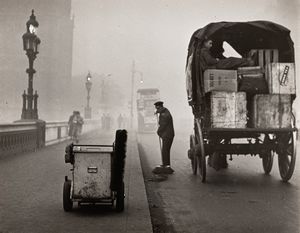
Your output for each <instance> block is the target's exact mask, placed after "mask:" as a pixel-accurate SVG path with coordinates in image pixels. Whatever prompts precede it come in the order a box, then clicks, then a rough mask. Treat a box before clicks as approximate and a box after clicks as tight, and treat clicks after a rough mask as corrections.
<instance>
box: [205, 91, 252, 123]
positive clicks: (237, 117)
mask: <svg viewBox="0 0 300 233" xmlns="http://www.w3.org/2000/svg"><path fill="white" fill-rule="evenodd" d="M246 125H247V100H246V93H245V92H218V91H213V92H211V95H210V127H211V128H246Z"/></svg>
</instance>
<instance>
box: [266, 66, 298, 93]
mask: <svg viewBox="0 0 300 233" xmlns="http://www.w3.org/2000/svg"><path fill="white" fill-rule="evenodd" d="M295 77H296V75H295V64H294V63H270V64H268V65H267V67H266V78H267V82H268V87H269V93H270V94H296V81H295Z"/></svg>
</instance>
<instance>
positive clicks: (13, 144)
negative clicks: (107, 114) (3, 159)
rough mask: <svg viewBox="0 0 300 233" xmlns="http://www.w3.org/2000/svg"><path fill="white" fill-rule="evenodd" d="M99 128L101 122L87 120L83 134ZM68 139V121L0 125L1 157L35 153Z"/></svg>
mask: <svg viewBox="0 0 300 233" xmlns="http://www.w3.org/2000/svg"><path fill="white" fill-rule="evenodd" d="M99 127H100V121H99V120H85V122H84V125H83V129H82V133H87V132H90V131H92V130H95V129H97V128H99ZM68 138H69V136H68V122H67V121H52V122H44V121H36V122H17V123H12V124H0V156H1V155H6V154H16V153H21V152H26V151H34V150H36V149H38V148H41V147H44V146H48V145H52V144H55V143H58V142H61V141H64V140H67V139H68Z"/></svg>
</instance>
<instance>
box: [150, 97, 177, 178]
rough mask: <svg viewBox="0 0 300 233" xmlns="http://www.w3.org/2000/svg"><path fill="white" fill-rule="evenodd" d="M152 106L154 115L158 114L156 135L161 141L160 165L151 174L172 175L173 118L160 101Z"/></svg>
mask: <svg viewBox="0 0 300 233" xmlns="http://www.w3.org/2000/svg"><path fill="white" fill-rule="evenodd" d="M154 105H155V108H156V113H155V114H159V119H158V129H157V134H158V136H159V137H160V138H161V139H162V148H161V154H162V165H161V166H159V167H156V168H155V169H154V170H153V173H156V174H160V173H165V174H172V173H173V172H174V170H173V169H172V168H171V166H170V150H171V146H172V143H173V139H174V136H175V133H174V126H173V118H172V115H171V113H170V112H169V110H168V109H167V108H165V107H164V106H163V102H162V101H158V102H156V103H154Z"/></svg>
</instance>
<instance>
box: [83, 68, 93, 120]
mask: <svg viewBox="0 0 300 233" xmlns="http://www.w3.org/2000/svg"><path fill="white" fill-rule="evenodd" d="M85 87H86V90H87V104H86V107H85V108H84V117H85V119H91V118H92V108H91V107H90V98H91V96H90V92H91V89H92V76H91V73H90V72H89V73H88V75H87V76H86V82H85Z"/></svg>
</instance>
